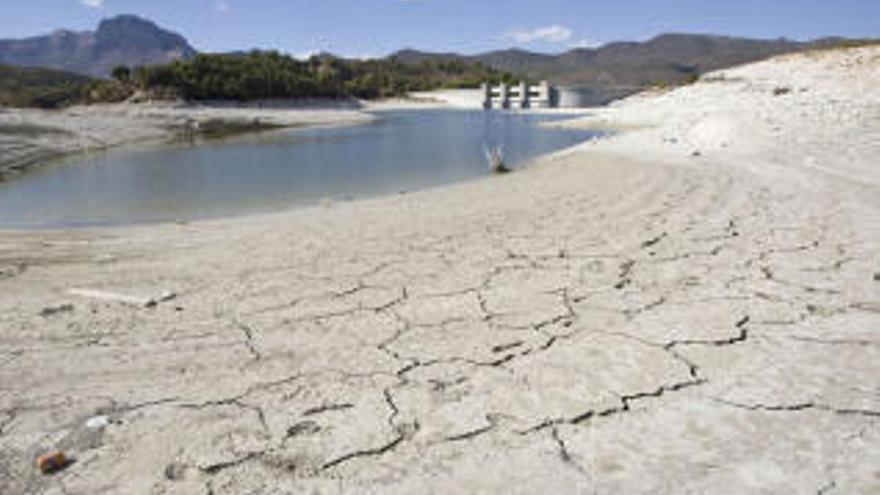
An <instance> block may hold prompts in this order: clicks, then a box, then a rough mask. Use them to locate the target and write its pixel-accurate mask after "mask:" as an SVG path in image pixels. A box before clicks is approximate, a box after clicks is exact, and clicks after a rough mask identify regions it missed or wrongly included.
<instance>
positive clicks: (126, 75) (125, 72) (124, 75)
mask: <svg viewBox="0 0 880 495" xmlns="http://www.w3.org/2000/svg"><path fill="white" fill-rule="evenodd" d="M110 74H111V75H112V76H113V79H116V80H117V81H119V82H121V83H128V82H129V81H131V69H129V68H128V66H125V65H117V66H116V67H114V68H113V72H111V73H110Z"/></svg>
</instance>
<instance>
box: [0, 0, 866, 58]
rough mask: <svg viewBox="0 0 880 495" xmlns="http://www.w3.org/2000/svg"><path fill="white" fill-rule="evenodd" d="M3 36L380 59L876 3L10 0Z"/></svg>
mask: <svg viewBox="0 0 880 495" xmlns="http://www.w3.org/2000/svg"><path fill="white" fill-rule="evenodd" d="M3 1H4V2H5V3H6V5H5V6H4V8H3V9H2V12H3V15H2V16H0V38H18V37H25V36H30V35H35V34H43V33H46V32H50V31H52V30H54V29H56V28H59V27H66V28H71V29H75V30H85V29H92V28H93V27H94V26H95V25H96V24H97V22H98V21H99V20H100V19H101V18H103V17H107V16H111V15H115V14H120V13H133V14H139V15H142V16H145V17H148V18H151V19H153V20H155V21H156V22H158V23H159V24H161V25H162V26H164V27H167V28H170V29H172V30H175V31H178V32H180V33H181V34H183V35H184V36H186V37H187V38H188V39H189V40H190V41H191V42H192V43H193V45H194V46H195V47H196V48H197V49H199V50H203V51H227V50H237V49H250V48H273V49H278V50H281V51H284V52H288V53H292V54H294V55H303V54H308V53H314V52H316V51H330V52H333V53H337V54H342V55H349V56H379V55H385V54H388V53H390V52H392V51H394V50H397V49H399V48H404V47H412V48H418V49H425V50H432V51H458V52H463V53H476V52H480V51H485V50H492V49H498V48H506V47H512V46H516V47H521V48H525V49H530V50H535V51H545V52H556V51H562V50H565V49H568V48H571V47H575V46H590V45H595V44H601V43H605V42H609V41H617V40H642V39H646V38H648V37H651V36H653V35H656V34H659V33H662V32H670V31H673V32H700V33H713V34H729V35H739V36H751V37H761V38H778V37H783V36H784V37H788V38H794V39H810V38H815V37H820V36H827V35H841V36H873V37H880V0H606V1H594V0H507V1H506V2H500V1H497V0H491V1H490V0H3Z"/></svg>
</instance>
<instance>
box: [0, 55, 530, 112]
mask: <svg viewBox="0 0 880 495" xmlns="http://www.w3.org/2000/svg"><path fill="white" fill-rule="evenodd" d="M0 76H3V77H0V105H6V106H21V107H41V108H59V107H64V106H69V105H73V104H91V103H111V102H119V101H124V100H126V99H127V98H129V97H131V96H132V95H134V94H135V93H137V92H140V93H141V94H142V95H143V96H145V97H146V98H148V99H174V98H182V99H185V100H236V101H250V100H263V99H305V98H358V99H367V100H369V99H378V98H388V97H396V96H404V95H406V94H407V93H410V92H413V91H429V90H433V89H440V88H474V87H478V86H479V85H480V84H481V83H484V82H490V83H493V84H498V83H500V82H508V83H512V82H515V80H516V78H515V77H514V76H513V75H511V74H509V73H505V72H500V71H498V70H495V69H492V68H491V67H488V66H485V65H482V64H478V63H467V62H462V61H459V60H426V61H422V62H417V63H405V62H402V61H400V60H397V59H396V58H394V57H391V58H386V59H376V60H346V59H341V58H337V57H333V56H329V55H324V56H313V57H310V58H309V59H307V60H297V59H295V58H293V57H290V56H288V55H282V54H280V53H277V52H273V51H253V52H249V53H241V54H199V55H196V56H195V57H193V58H190V59H187V60H178V61H176V62H171V63H168V64H163V65H154V66H147V67H134V68H130V67H127V66H118V67H116V68H115V69H113V72H112V79H111V80H102V79H91V78H89V77H86V76H79V75H74V74H68V73H64V72H59V71H52V70H47V69H25V68H18V67H9V66H0Z"/></svg>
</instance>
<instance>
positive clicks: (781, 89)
mask: <svg viewBox="0 0 880 495" xmlns="http://www.w3.org/2000/svg"><path fill="white" fill-rule="evenodd" d="M789 93H791V88H787V87H785V86H778V87H776V88H773V96H783V95H787V94H789Z"/></svg>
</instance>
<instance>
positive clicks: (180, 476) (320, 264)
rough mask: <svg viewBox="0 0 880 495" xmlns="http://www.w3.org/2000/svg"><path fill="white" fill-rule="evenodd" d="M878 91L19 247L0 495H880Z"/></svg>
mask: <svg viewBox="0 0 880 495" xmlns="http://www.w3.org/2000/svg"><path fill="white" fill-rule="evenodd" d="M878 71H880V50H878V49H860V50H851V51H846V52H834V53H825V54H818V55H801V56H795V57H788V58H784V59H780V60H774V61H771V62H767V63H762V64H757V65H753V66H748V67H744V68H741V69H736V70H730V71H726V72H725V77H724V80H719V79H720V78H718V77H715V78H714V79H715V80H714V81H710V82H703V83H700V84H697V85H695V86H692V87H689V88H685V89H682V90H678V91H676V92H673V93H669V94H665V95H659V96H650V97H639V98H637V99H632V100H629V101H627V102H625V103H623V104H622V105H619V106H618V107H617V108H614V109H612V110H609V111H608V112H607V113H605V114H603V115H602V116H600V117H599V118H600V119H603V120H602V121H603V122H605V123H614V124H616V125H618V124H619V125H629V126H630V127H632V128H638V129H639V130H633V131H630V132H627V133H624V134H622V135H620V136H618V137H616V138H614V139H611V140H608V141H602V142H597V143H590V144H586V145H584V146H582V147H580V148H579V149H577V150H574V151H571V152H567V153H562V154H559V155H557V156H555V157H553V158H551V159H547V160H544V161H543V163H541V164H540V165H539V166H535V167H532V168H530V169H528V170H526V171H523V172H521V173H516V174H513V175H510V176H506V177H503V178H498V179H493V180H486V181H480V182H473V183H469V184H464V185H458V186H454V187H450V188H446V189H441V190H435V191H427V192H423V193H418V194H411V195H406V196H400V197H392V198H382V199H377V200H370V201H363V202H356V203H350V204H340V205H333V206H329V207H325V208H314V209H307V210H300V211H295V212H290V213H283V214H276V215H264V216H258V217H250V218H245V219H235V220H221V221H212V222H202V223H197V224H192V225H185V226H176V225H167V226H156V227H146V228H130V229H113V230H97V231H79V232H58V233H42V232H41V233H5V234H0V293H2V294H3V295H2V297H0V389H2V394H0V411H2V412H0V492H2V493H4V494H5V493H23V492H29V493H214V494H226V493H229V494H233V493H420V494H421V493H444V494H445V493H524V494H525V493H670V492H675V493H786V494H787V493H817V492H819V493H877V492H878V490H880V473H878V468H877V466H880V428H878V420H880V390H878V388H877V387H878V383H880V335H878V328H880V316H878V312H880V280H878V279H880V273H878V272H880V266H878V261H877V260H878V259H880V258H878V255H880V229H878V228H877V225H878V223H877V220H878V210H880V182H878V177H880V175H878V174H880V169H878V168H877V164H876V159H877V157H878V156H880V147H878V141H877V136H878V132H880V118H878V117H880V102H878V90H880V84H877V83H876V81H877V77H878V73H880V72H878ZM782 87H790V88H791V89H792V91H791V92H789V93H787V94H784V95H783V94H780V95H777V96H774V92H777V93H780V92H784V91H774V90H776V89H777V88H782ZM595 122H596V121H595V119H594V120H591V121H586V122H584V121H582V122H579V123H578V124H577V125H595ZM645 125H650V127H644V126H645ZM695 151H698V152H699V156H691V155H692V154H693V153H694V152H695ZM71 288H86V289H100V290H106V291H114V292H119V293H124V294H129V295H138V296H150V297H155V296H158V295H159V294H161V293H162V292H163V291H169V290H170V291H173V292H175V293H176V294H177V297H176V298H175V299H173V300H170V301H166V302H162V303H160V304H158V305H157V306H156V307H153V308H142V307H133V306H126V305H124V304H119V303H114V302H106V301H100V300H93V299H88V298H82V297H76V296H73V295H70V294H69V293H68V292H67V291H68V290H69V289H71ZM63 303H69V304H72V309H71V308H68V310H65V311H58V312H55V313H54V314H50V315H45V316H44V315H41V312H44V310H45V309H46V308H56V309H57V307H58V306H59V305H60V304H63ZM96 415H109V417H110V420H111V423H110V424H109V425H108V426H106V427H105V428H98V429H91V430H90V429H89V428H87V427H86V426H85V422H86V421H87V420H88V419H89V418H91V417H94V416H96ZM57 447H60V448H63V449H65V450H66V451H68V452H71V453H73V454H74V455H75V456H76V457H77V459H78V461H77V462H76V463H75V464H74V465H72V466H71V467H70V468H69V469H68V470H67V471H65V472H64V473H63V474H60V475H58V476H55V477H43V476H40V475H38V474H36V473H35V470H34V469H33V467H32V465H31V460H32V457H33V455H34V454H35V453H37V452H41V451H43V450H46V449H49V448H57Z"/></svg>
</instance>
